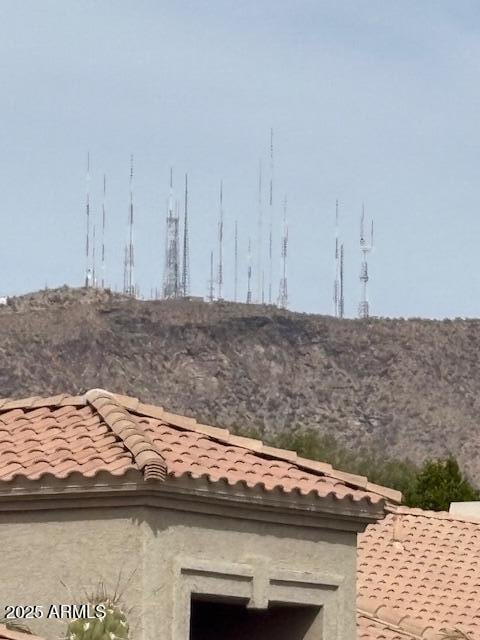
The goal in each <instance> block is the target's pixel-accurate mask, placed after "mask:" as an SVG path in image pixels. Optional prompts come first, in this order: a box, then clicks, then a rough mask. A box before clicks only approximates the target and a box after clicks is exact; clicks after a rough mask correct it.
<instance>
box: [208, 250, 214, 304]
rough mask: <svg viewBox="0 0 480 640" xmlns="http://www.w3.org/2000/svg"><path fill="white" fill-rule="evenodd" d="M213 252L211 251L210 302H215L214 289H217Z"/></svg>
mask: <svg viewBox="0 0 480 640" xmlns="http://www.w3.org/2000/svg"><path fill="white" fill-rule="evenodd" d="M213 270H214V267H213V251H210V280H209V281H208V301H209V302H213V300H214V295H215V293H214V288H215V277H214V274H213Z"/></svg>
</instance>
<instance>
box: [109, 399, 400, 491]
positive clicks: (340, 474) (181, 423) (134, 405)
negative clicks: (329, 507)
mask: <svg viewBox="0 0 480 640" xmlns="http://www.w3.org/2000/svg"><path fill="white" fill-rule="evenodd" d="M114 395H115V398H116V399H117V400H118V401H119V402H120V404H122V406H124V407H125V408H126V409H127V410H128V411H130V412H132V411H133V412H134V413H136V414H139V415H142V416H146V417H150V418H157V419H160V420H166V421H168V422H170V424H173V425H174V426H176V427H180V428H181V429H186V430H189V431H195V432H197V433H201V434H203V435H206V436H207V437H209V438H213V439H214V440H217V441H219V442H222V443H224V444H230V445H233V446H238V447H242V448H244V449H247V450H249V451H253V452H254V453H258V454H261V455H265V456H267V457H269V458H272V459H275V460H282V461H286V462H292V463H293V464H295V465H296V466H298V467H299V468H301V469H304V470H307V471H313V472H314V473H317V474H318V473H320V474H322V475H324V476H328V477H330V478H332V479H333V480H340V481H341V482H343V483H344V484H347V485H351V486H352V487H353V488H355V489H363V490H365V491H369V492H371V493H376V494H378V495H380V496H382V497H383V498H386V499H388V500H391V501H392V502H394V503H400V502H401V501H402V494H401V492H400V491H397V490H395V489H391V488H389V487H383V486H381V485H377V484H374V483H371V482H369V481H368V478H366V477H365V476H360V475H356V474H353V473H348V472H346V471H340V470H339V469H334V468H333V467H332V465H331V464H330V463H328V462H322V461H320V460H309V459H308V458H303V457H301V456H299V455H298V454H297V452H296V451H290V450H289V449H279V448H276V447H271V446H270V445H267V444H265V443H264V442H263V440H259V439H257V438H248V437H245V436H239V435H236V434H233V433H231V432H230V431H229V430H228V429H223V428H221V427H213V426H210V425H206V424H201V423H198V422H197V421H196V419H195V418H189V417H187V416H182V415H179V414H176V413H171V412H169V411H166V410H165V409H163V407H159V406H156V405H152V404H145V403H143V402H140V400H139V399H138V398H132V397H130V396H121V395H119V394H114Z"/></svg>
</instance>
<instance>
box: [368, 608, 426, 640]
mask: <svg viewBox="0 0 480 640" xmlns="http://www.w3.org/2000/svg"><path fill="white" fill-rule="evenodd" d="M412 639H413V640H421V636H418V635H413V634H411V633H408V632H407V631H402V629H399V627H398V626H397V625H394V624H392V623H388V622H385V621H383V620H378V619H377V618H375V617H374V616H372V615H371V614H369V613H366V612H360V611H359V612H358V615H357V640H412Z"/></svg>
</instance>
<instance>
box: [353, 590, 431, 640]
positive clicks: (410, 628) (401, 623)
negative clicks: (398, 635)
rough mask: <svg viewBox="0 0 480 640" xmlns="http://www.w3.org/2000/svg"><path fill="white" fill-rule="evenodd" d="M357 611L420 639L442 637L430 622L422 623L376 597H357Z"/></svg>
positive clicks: (429, 639)
mask: <svg viewBox="0 0 480 640" xmlns="http://www.w3.org/2000/svg"><path fill="white" fill-rule="evenodd" d="M357 611H358V612H359V613H360V614H361V615H364V616H365V617H367V618H370V619H371V620H375V621H377V622H380V623H381V624H383V625H386V626H387V627H390V628H393V629H394V630H395V631H400V632H403V633H406V634H408V635H410V636H411V637H412V638H415V639H418V640H425V639H426V638H428V640H435V639H436V638H440V636H439V635H438V634H437V632H436V631H435V629H434V628H433V627H432V626H431V625H430V624H428V623H425V624H422V623H421V622H419V621H418V620H417V619H416V618H412V617H411V616H410V615H409V614H404V613H402V612H400V611H399V610H398V609H394V608H393V607H389V606H387V605H386V604H385V603H384V602H379V601H378V600H376V599H375V598H367V597H365V596H358V597H357Z"/></svg>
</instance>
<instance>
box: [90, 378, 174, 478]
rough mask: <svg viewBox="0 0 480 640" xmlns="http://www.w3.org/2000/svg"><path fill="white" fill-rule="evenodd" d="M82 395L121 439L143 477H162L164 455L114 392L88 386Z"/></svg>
mask: <svg viewBox="0 0 480 640" xmlns="http://www.w3.org/2000/svg"><path fill="white" fill-rule="evenodd" d="M85 399H86V401H87V402H88V404H90V405H91V406H92V407H93V408H94V409H95V411H96V412H97V413H98V414H99V415H100V416H101V418H102V419H103V421H104V422H105V424H107V426H108V427H109V428H110V429H111V431H113V433H114V434H115V435H116V436H117V437H118V438H120V440H122V442H123V444H124V446H125V447H126V449H128V451H130V453H131V454H132V456H133V459H134V460H135V463H136V464H137V465H138V467H139V469H141V470H142V472H143V477H144V480H145V481H150V480H161V481H163V480H165V478H166V477H167V463H166V461H165V458H164V457H163V456H162V454H161V453H160V451H158V449H157V448H156V446H155V444H154V442H153V441H152V440H151V439H150V438H149V436H148V435H147V434H146V433H145V432H144V430H143V429H142V428H141V427H140V426H139V424H138V422H137V421H136V420H135V417H134V416H132V414H131V413H130V411H129V410H128V408H127V407H125V406H124V405H123V404H122V403H121V402H119V400H118V399H117V397H116V396H115V394H113V393H110V392H109V391H105V390H104V389H90V391H87V392H86V393H85ZM137 402H138V401H137Z"/></svg>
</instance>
